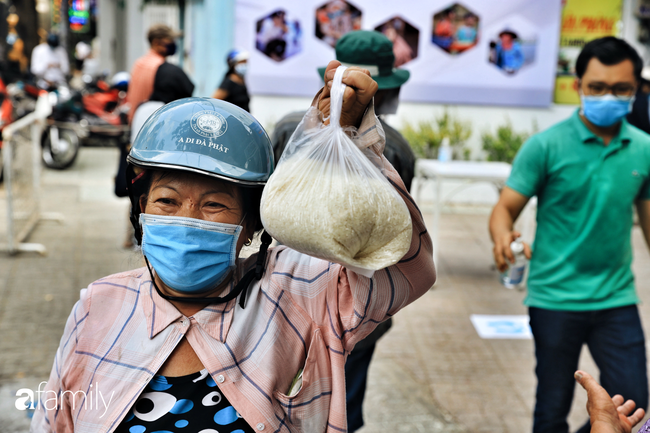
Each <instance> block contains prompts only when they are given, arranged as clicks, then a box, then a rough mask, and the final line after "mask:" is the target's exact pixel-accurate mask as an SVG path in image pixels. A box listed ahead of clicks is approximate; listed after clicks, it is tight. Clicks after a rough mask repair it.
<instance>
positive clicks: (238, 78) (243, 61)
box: [212, 49, 251, 113]
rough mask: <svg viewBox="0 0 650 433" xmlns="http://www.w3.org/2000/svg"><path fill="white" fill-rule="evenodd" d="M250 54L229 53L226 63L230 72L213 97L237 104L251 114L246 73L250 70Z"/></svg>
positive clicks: (234, 51) (237, 51)
mask: <svg viewBox="0 0 650 433" xmlns="http://www.w3.org/2000/svg"><path fill="white" fill-rule="evenodd" d="M248 57H249V55H248V52H246V51H241V50H236V49H235V50H232V51H230V52H229V53H228V57H227V58H226V62H227V63H228V72H226V76H225V77H223V81H222V82H221V84H219V88H218V89H217V90H215V92H214V95H212V97H213V98H214V99H223V100H224V101H226V102H230V103H231V104H235V105H236V106H238V107H240V108H243V109H244V110H246V111H248V112H249V113H250V111H251V110H250V107H249V103H250V100H251V98H250V96H248V89H247V88H246V81H245V79H246V71H247V69H248Z"/></svg>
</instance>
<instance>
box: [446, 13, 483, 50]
mask: <svg viewBox="0 0 650 433" xmlns="http://www.w3.org/2000/svg"><path fill="white" fill-rule="evenodd" d="M477 27H478V19H477V17H476V15H474V14H473V13H471V12H468V13H466V14H465V16H464V17H463V24H462V25H461V26H460V27H458V30H456V40H455V41H454V43H453V44H452V45H453V46H452V51H455V52H462V51H465V50H466V49H468V48H471V47H473V46H474V45H476V38H477V37H478V30H477Z"/></svg>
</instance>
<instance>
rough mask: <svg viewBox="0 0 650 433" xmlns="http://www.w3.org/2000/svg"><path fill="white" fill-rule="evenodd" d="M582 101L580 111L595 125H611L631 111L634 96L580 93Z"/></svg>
mask: <svg viewBox="0 0 650 433" xmlns="http://www.w3.org/2000/svg"><path fill="white" fill-rule="evenodd" d="M580 100H581V101H582V110H581V113H582V114H583V115H584V116H585V117H586V118H587V120H589V121H590V122H591V123H593V124H594V125H596V126H602V127H607V126H612V125H614V124H615V123H618V122H620V121H621V119H623V117H625V115H627V113H629V112H630V111H632V104H633V103H634V96H631V97H629V98H624V99H622V98H617V97H616V96H614V95H611V94H606V95H603V96H585V95H580Z"/></svg>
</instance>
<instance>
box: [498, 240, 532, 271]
mask: <svg viewBox="0 0 650 433" xmlns="http://www.w3.org/2000/svg"><path fill="white" fill-rule="evenodd" d="M519 237H521V234H520V233H519V232H517V231H512V232H509V233H506V234H504V235H501V236H500V237H498V238H497V239H495V240H494V248H493V250H492V251H493V253H494V262H495V263H496V265H497V269H499V271H500V272H504V271H505V270H506V269H508V262H510V263H514V262H515V256H514V254H512V250H511V249H510V244H511V243H512V242H514V240H515V239H517V238H519ZM523 244H524V255H525V256H526V258H527V259H528V260H530V257H531V255H532V253H531V249H530V245H528V244H527V243H526V242H523Z"/></svg>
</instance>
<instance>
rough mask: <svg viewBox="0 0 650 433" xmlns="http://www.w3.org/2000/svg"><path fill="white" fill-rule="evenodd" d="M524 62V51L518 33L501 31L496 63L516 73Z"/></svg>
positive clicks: (507, 70) (497, 44) (497, 45)
mask: <svg viewBox="0 0 650 433" xmlns="http://www.w3.org/2000/svg"><path fill="white" fill-rule="evenodd" d="M523 64H524V52H523V51H522V50H521V45H520V44H519V41H518V36H517V33H515V32H513V31H512V30H504V31H502V32H501V33H499V42H497V43H496V65H497V66H498V67H499V68H501V69H503V70H504V71H506V72H507V73H508V74H514V73H515V72H517V71H518V70H519V69H520V68H521V67H522V66H523Z"/></svg>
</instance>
